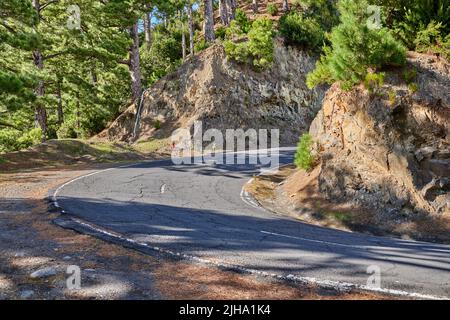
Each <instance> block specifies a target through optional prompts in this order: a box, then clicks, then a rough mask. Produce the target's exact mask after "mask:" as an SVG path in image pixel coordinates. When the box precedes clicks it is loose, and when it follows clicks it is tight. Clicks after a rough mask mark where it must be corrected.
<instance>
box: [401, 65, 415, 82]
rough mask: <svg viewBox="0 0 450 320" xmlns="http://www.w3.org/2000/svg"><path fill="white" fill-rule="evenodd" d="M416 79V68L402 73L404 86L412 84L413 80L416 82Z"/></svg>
mask: <svg viewBox="0 0 450 320" xmlns="http://www.w3.org/2000/svg"><path fill="white" fill-rule="evenodd" d="M416 78H417V70H416V68H412V69H410V70H405V71H403V79H404V80H405V82H406V84H410V83H412V82H413V81H414V80H416Z"/></svg>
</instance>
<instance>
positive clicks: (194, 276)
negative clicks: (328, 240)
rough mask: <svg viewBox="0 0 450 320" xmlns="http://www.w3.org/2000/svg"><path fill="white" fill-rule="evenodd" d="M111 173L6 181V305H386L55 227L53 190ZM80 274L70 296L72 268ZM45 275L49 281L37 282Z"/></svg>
mask: <svg viewBox="0 0 450 320" xmlns="http://www.w3.org/2000/svg"><path fill="white" fill-rule="evenodd" d="M106 166H111V164H109V165H105V164H104V165H95V166H94V165H89V166H87V165H82V166H70V167H63V168H58V169H52V170H46V171H28V172H22V173H5V174H0V195H1V196H0V299H385V298H386V297H382V296H378V295H375V294H366V293H357V292H350V293H339V292H334V291H329V290H324V289H320V288H314V287H305V286H294V285H291V284H286V283H280V282H277V281H274V280H271V279H266V278H259V277H255V276H251V275H243V274H237V273H234V272H229V271H222V270H219V269H217V268H213V267H209V266H204V265H198V264H194V263H188V262H179V261H178V262H177V261H171V260H169V259H163V258H155V257H151V256H147V255H144V254H141V253H138V252H136V251H133V250H130V249H125V248H123V247H120V246H117V245H113V244H109V243H106V242H104V241H101V240H99V239H96V238H93V237H90V236H86V235H81V234H78V233H75V232H73V231H70V230H65V229H62V228H60V227H58V226H56V225H54V224H53V223H52V219H54V218H55V217H57V216H58V213H55V212H49V210H48V202H47V200H46V197H47V195H48V190H50V189H53V188H55V187H57V186H58V185H61V184H62V183H64V182H65V181H68V180H70V179H73V178H75V177H77V176H80V175H84V174H88V173H90V172H92V171H95V170H99V169H102V168H105V167H106ZM69 265H76V266H79V267H80V269H81V279H82V280H81V289H80V290H68V289H67V286H66V280H67V277H68V275H67V274H66V271H67V267H68V266H69ZM36 271H40V272H41V273H44V274H45V273H48V275H46V276H45V275H44V276H37V277H34V278H33V277H32V276H31V274H32V273H33V272H36Z"/></svg>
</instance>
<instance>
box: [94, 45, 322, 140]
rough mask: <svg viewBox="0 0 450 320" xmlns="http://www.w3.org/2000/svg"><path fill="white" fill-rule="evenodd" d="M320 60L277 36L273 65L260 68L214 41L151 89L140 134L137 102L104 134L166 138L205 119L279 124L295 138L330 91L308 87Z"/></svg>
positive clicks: (212, 123)
mask: <svg viewBox="0 0 450 320" xmlns="http://www.w3.org/2000/svg"><path fill="white" fill-rule="evenodd" d="M314 64H315V59H314V58H312V57H310V56H309V55H308V54H306V53H305V52H303V51H300V50H298V49H296V48H292V47H286V46H284V44H283V43H282V42H281V41H277V43H276V48H275V62H274V64H273V66H272V67H271V69H270V70H267V71H265V72H261V73H258V72H255V71H254V70H252V69H251V68H249V67H247V66H244V65H239V64H236V63H235V62H232V61H230V60H229V59H228V58H227V57H226V55H225V52H224V50H223V47H222V46H220V45H214V46H212V47H210V48H209V49H207V50H205V51H204V52H202V53H201V54H199V55H197V56H195V57H193V58H191V59H190V60H188V61H187V62H186V63H184V64H183V65H182V66H181V67H180V68H179V69H178V70H177V71H176V72H174V73H172V74H170V75H168V76H166V77H165V78H163V79H162V80H160V81H159V82H158V83H156V84H155V85H154V86H153V87H151V88H150V89H149V90H147V91H146V92H145V94H144V99H143V105H142V110H141V121H140V125H139V128H138V132H137V135H136V136H133V129H134V125H135V119H136V114H137V108H136V106H131V107H130V108H129V109H128V110H126V111H125V112H124V113H123V114H122V115H121V116H120V117H119V118H118V119H117V120H116V121H115V122H114V123H113V124H112V125H111V126H110V127H109V128H108V129H107V130H105V131H104V132H102V133H101V134H100V137H101V138H107V139H110V140H121V141H129V142H133V141H138V140H140V141H142V140H146V139H149V138H152V137H156V138H164V137H168V136H170V134H171V133H172V132H173V130H175V129H177V128H191V127H192V125H193V123H194V121H196V120H199V121H203V126H204V130H207V129H209V128H216V129H219V130H222V131H223V130H225V129H237V128H242V129H248V128H254V129H272V128H277V129H280V131H281V132H280V135H281V143H282V144H284V145H286V144H292V143H295V142H296V141H297V139H298V136H299V134H300V133H301V132H304V131H305V130H308V128H309V125H310V123H311V121H312V119H313V118H314V117H315V115H316V114H317V111H318V110H319V109H320V106H321V102H322V99H323V96H324V92H325V89H324V88H319V89H316V90H309V89H308V88H307V87H306V84H305V78H306V75H307V73H308V72H309V71H311V70H312V69H313V68H314Z"/></svg>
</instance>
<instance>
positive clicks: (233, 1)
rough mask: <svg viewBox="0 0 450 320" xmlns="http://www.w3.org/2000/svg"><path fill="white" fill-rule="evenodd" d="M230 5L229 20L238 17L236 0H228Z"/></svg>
mask: <svg viewBox="0 0 450 320" xmlns="http://www.w3.org/2000/svg"><path fill="white" fill-rule="evenodd" d="M227 7H228V18H229V20H230V21H231V20H234V19H235V18H236V8H237V5H236V0H227Z"/></svg>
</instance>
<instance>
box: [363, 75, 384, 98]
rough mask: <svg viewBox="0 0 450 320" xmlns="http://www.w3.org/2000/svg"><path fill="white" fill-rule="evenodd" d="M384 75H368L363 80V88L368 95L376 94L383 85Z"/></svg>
mask: <svg viewBox="0 0 450 320" xmlns="http://www.w3.org/2000/svg"><path fill="white" fill-rule="evenodd" d="M384 77H385V74H384V73H368V74H367V75H366V78H365V79H364V86H365V87H366V89H367V90H368V91H369V93H370V94H374V93H378V91H379V90H380V89H381V87H382V86H383V84H384Z"/></svg>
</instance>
